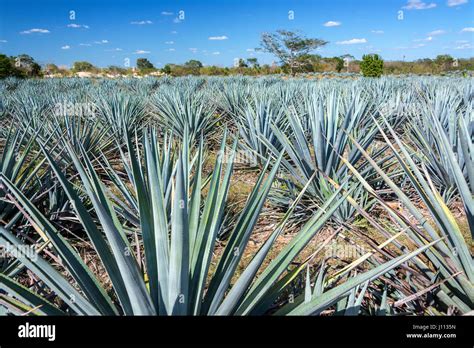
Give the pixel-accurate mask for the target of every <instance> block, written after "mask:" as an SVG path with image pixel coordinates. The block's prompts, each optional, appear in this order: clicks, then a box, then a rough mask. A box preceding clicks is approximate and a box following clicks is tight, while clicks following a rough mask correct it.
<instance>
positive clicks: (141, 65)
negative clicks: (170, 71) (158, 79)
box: [137, 58, 155, 71]
mask: <svg viewBox="0 0 474 348" xmlns="http://www.w3.org/2000/svg"><path fill="white" fill-rule="evenodd" d="M137 69H138V70H140V71H144V70H150V69H155V67H154V66H153V64H151V62H150V61H149V60H148V59H146V58H138V59H137Z"/></svg>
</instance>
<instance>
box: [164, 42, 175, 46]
mask: <svg viewBox="0 0 474 348" xmlns="http://www.w3.org/2000/svg"><path fill="white" fill-rule="evenodd" d="M165 44H167V45H174V41H165Z"/></svg>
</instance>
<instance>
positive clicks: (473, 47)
mask: <svg viewBox="0 0 474 348" xmlns="http://www.w3.org/2000/svg"><path fill="white" fill-rule="evenodd" d="M454 49H455V50H467V49H474V46H473V45H472V44H471V43H463V44H461V45H459V46H457V47H454Z"/></svg>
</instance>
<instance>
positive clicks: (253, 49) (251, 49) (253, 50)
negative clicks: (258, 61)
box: [246, 48, 255, 52]
mask: <svg viewBox="0 0 474 348" xmlns="http://www.w3.org/2000/svg"><path fill="white" fill-rule="evenodd" d="M246 51H247V52H255V48H247V49H246Z"/></svg>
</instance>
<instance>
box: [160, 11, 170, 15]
mask: <svg viewBox="0 0 474 348" xmlns="http://www.w3.org/2000/svg"><path fill="white" fill-rule="evenodd" d="M161 14H162V15H163V16H172V15H173V12H167V11H163V12H161Z"/></svg>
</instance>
